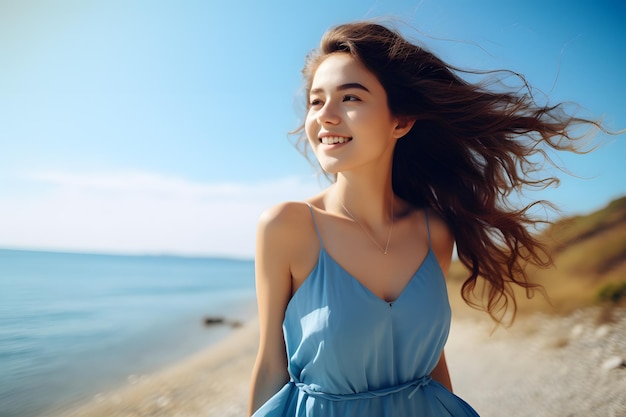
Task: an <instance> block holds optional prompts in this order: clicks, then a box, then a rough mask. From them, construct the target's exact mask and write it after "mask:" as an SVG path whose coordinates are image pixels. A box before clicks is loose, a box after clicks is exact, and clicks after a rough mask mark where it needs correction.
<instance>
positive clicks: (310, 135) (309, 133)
mask: <svg viewBox="0 0 626 417" xmlns="http://www.w3.org/2000/svg"><path fill="white" fill-rule="evenodd" d="M304 133H306V137H307V139H308V140H309V142H310V143H311V144H312V145H313V144H314V143H317V122H316V121H315V118H314V117H312V116H310V115H308V114H307V116H306V119H305V121H304Z"/></svg>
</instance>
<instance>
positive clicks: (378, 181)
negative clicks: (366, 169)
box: [328, 172, 397, 227]
mask: <svg viewBox="0 0 626 417" xmlns="http://www.w3.org/2000/svg"><path fill="white" fill-rule="evenodd" d="M329 197H330V198H329V201H328V203H329V208H331V209H332V210H333V211H335V212H343V211H344V210H342V207H341V205H342V204H343V205H344V206H345V207H346V208H347V209H348V210H349V211H350V213H352V215H354V216H355V217H356V218H358V219H359V221H361V222H364V223H366V224H368V225H370V226H374V227H375V226H376V225H382V224H389V223H390V222H391V221H392V219H393V217H394V214H393V213H392V209H393V207H394V206H397V204H395V203H393V202H392V200H393V199H394V198H395V196H394V195H393V189H392V185H391V172H389V174H388V175H383V176H379V175H371V176H368V177H366V178H364V177H363V176H356V175H349V174H344V173H341V174H339V175H338V176H337V181H336V183H335V184H334V185H333V192H332V193H331V195H330V196H329ZM343 214H346V213H343Z"/></svg>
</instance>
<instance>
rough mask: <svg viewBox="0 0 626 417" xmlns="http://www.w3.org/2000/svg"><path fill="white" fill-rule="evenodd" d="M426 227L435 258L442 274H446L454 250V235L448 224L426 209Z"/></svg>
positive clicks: (435, 213)
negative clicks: (427, 227)
mask: <svg viewBox="0 0 626 417" xmlns="http://www.w3.org/2000/svg"><path fill="white" fill-rule="evenodd" d="M428 226H429V228H430V237H431V244H432V248H433V251H434V252H435V256H436V257H437V260H438V261H439V264H440V265H441V269H442V270H443V272H444V273H447V272H448V269H449V268H450V262H451V260H452V251H453V249H454V234H453V233H452V230H451V229H450V226H449V225H448V223H447V222H446V221H445V220H444V219H443V218H442V217H441V216H440V215H439V214H437V212H435V211H434V210H432V209H428Z"/></svg>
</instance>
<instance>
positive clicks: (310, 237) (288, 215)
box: [257, 201, 317, 264]
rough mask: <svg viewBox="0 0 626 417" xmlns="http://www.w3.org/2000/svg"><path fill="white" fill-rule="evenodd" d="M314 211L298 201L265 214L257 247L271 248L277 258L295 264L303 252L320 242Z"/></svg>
mask: <svg viewBox="0 0 626 417" xmlns="http://www.w3.org/2000/svg"><path fill="white" fill-rule="evenodd" d="M310 210H311V209H310V208H309V207H308V205H307V204H306V203H304V202H295V201H289V202H284V203H281V204H278V205H276V206H273V207H270V208H269V209H267V210H265V212H263V214H262V215H261V217H260V218H259V224H258V229H257V243H258V244H264V245H265V246H267V247H271V248H272V252H273V253H274V256H281V257H283V258H284V259H287V260H288V261H289V263H290V264H291V263H292V262H293V261H294V260H295V259H296V258H298V257H299V256H300V255H299V254H300V253H301V251H303V250H306V249H311V245H314V244H315V242H317V238H316V236H317V235H316V233H315V229H314V226H313V222H312V220H311V219H312V218H311V211H310ZM279 254H280V255H279Z"/></svg>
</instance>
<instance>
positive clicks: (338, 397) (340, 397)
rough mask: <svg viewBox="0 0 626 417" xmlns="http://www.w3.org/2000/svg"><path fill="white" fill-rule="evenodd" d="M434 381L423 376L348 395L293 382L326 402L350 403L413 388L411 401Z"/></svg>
mask: <svg viewBox="0 0 626 417" xmlns="http://www.w3.org/2000/svg"><path fill="white" fill-rule="evenodd" d="M431 380H432V378H431V376H430V375H426V376H423V377H421V378H418V379H416V380H413V381H409V382H406V383H404V384H400V385H394V386H392V387H389V388H382V389H378V390H373V391H364V392H354V393H348V394H333V393H329V392H324V391H321V389H320V387H319V386H318V385H307V384H305V383H302V382H297V381H292V382H293V383H294V384H295V386H296V387H298V389H299V390H300V391H302V392H304V393H306V394H308V395H311V396H314V397H317V398H323V399H325V400H330V401H348V400H362V399H368V398H376V397H384V396H386V395H391V394H395V393H397V392H400V391H404V390H407V389H409V388H413V389H412V390H411V391H410V392H409V395H408V398H409V399H410V398H411V397H413V395H415V393H416V392H417V391H418V390H419V389H420V388H422V387H423V386H425V385H428V384H429V383H430V381H431Z"/></svg>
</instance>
